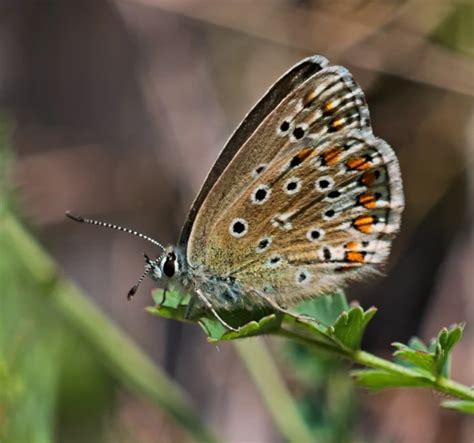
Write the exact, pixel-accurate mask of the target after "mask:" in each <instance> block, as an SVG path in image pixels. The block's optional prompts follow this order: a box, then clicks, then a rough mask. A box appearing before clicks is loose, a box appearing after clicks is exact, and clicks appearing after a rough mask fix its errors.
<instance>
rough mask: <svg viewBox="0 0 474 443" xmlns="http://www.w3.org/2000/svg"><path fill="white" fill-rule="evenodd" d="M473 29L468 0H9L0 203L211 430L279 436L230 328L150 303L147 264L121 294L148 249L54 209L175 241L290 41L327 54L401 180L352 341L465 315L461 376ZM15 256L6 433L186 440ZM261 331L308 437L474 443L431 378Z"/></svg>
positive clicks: (473, 136)
mask: <svg viewBox="0 0 474 443" xmlns="http://www.w3.org/2000/svg"><path fill="white" fill-rule="evenodd" d="M473 29H474V3H473V2H471V1H469V0H465V1H461V0H459V1H446V0H431V1H414V0H405V1H399V0H396V1H395V0H393V1H384V2H380V1H370V0H369V1H365V0H359V1H344V0H341V1H334V0H332V1H328V0H320V1H316V0H315V1H311V0H306V1H305V0H264V1H258V2H257V1H251V0H233V1H231V0H228V1H222V0H199V1H198V0H116V1H113V0H109V1H107V0H83V1H81V2H75V1H53V0H16V1H13V0H3V1H2V2H0V127H1V128H2V131H3V132H2V134H3V136H4V140H7V141H6V142H5V145H8V147H9V151H8V154H5V155H8V156H9V159H10V163H9V164H10V165H11V167H10V169H9V175H8V177H9V183H10V188H12V190H13V196H12V197H11V200H10V203H9V208H10V209H9V210H11V208H14V211H15V213H16V214H17V215H18V216H20V217H21V219H22V220H23V222H24V223H25V224H26V225H27V226H28V227H29V230H30V231H31V232H33V233H34V235H35V236H36V237H37V239H39V241H40V242H41V244H42V245H43V246H44V247H45V248H46V250H47V251H48V252H49V253H50V254H51V255H52V256H53V257H54V259H55V261H56V262H57V263H58V266H59V267H60V268H61V270H62V271H63V273H64V275H66V276H67V278H69V279H71V280H73V281H74V282H76V283H77V284H78V285H79V286H80V287H81V288H82V289H83V291H84V292H85V293H86V294H88V297H90V299H91V300H92V301H93V302H94V304H96V305H98V306H99V307H100V308H101V309H102V310H103V311H104V312H106V314H107V316H109V317H110V318H111V319H113V321H114V322H115V323H117V324H118V325H119V326H120V328H121V329H122V330H123V331H125V332H126V333H127V334H128V335H130V336H131V337H132V338H133V339H134V340H135V341H136V342H137V343H138V345H139V347H140V348H142V349H143V350H144V351H145V352H146V354H147V355H149V356H150V358H151V359H153V360H154V362H155V363H156V364H157V365H159V366H160V367H162V368H163V369H164V371H165V372H166V373H167V374H168V375H169V376H170V377H171V379H173V380H175V381H176V382H177V383H178V384H179V385H181V386H182V387H183V388H184V390H185V391H186V392H187V394H188V395H189V397H190V398H191V399H192V402H193V404H194V405H196V406H197V409H198V411H199V415H200V417H201V419H202V420H203V422H205V423H206V424H207V426H208V427H209V428H210V429H212V431H213V432H214V433H215V434H216V435H218V436H219V439H220V440H221V441H226V442H264V443H266V442H280V441H283V439H282V437H281V435H280V433H279V431H278V429H277V427H276V426H275V423H274V421H273V420H272V417H271V415H270V414H269V412H268V410H267V408H266V407H265V405H264V404H263V403H262V399H261V397H260V395H259V392H258V390H257V389H256V387H255V385H254V384H253V383H252V380H251V378H250V377H249V375H248V373H247V371H246V369H245V367H244V365H243V364H242V363H241V361H240V359H239V357H238V355H237V354H236V352H235V350H234V347H233V346H232V344H223V345H219V347H218V348H216V346H213V345H209V344H208V343H207V342H206V340H205V336H204V334H202V333H201V331H200V330H198V328H196V327H195V326H189V325H182V324H178V323H175V322H171V321H166V320H164V319H157V318H154V317H151V316H150V315H149V314H147V313H146V312H145V310H144V308H145V307H146V306H149V305H151V304H152V300H151V298H150V296H149V294H150V290H151V288H152V284H151V282H146V284H144V285H143V287H142V288H141V290H140V292H139V294H138V295H137V297H136V298H135V299H134V300H133V302H130V303H128V302H127V301H126V298H125V295H126V293H127V291H128V289H129V288H130V287H131V286H132V285H133V284H134V283H135V282H136V279H137V277H138V276H139V275H140V273H141V271H142V269H143V260H142V254H143V252H144V251H147V252H149V253H152V252H153V251H152V250H150V245H148V244H143V242H141V241H140V240H138V239H136V238H132V237H128V236H124V235H122V234H120V233H116V232H112V231H105V230H101V229H96V228H92V227H85V226H80V225H76V224H73V223H71V222H70V221H68V220H67V219H65V217H64V211H65V210H67V209H71V210H74V211H75V212H77V213H80V214H84V215H86V216H89V217H91V218H97V219H100V220H107V221H112V222H114V223H117V224H122V225H126V226H131V227H133V228H135V229H137V230H139V231H141V232H144V233H147V234H148V235H150V236H152V237H155V238H157V239H158V240H159V241H160V242H162V243H174V242H175V241H176V239H177V236H178V233H179V230H180V227H181V224H182V223H183V222H184V219H185V217H186V213H187V210H188V208H189V206H190V204H191V202H192V200H193V198H194V196H195V194H196V193H197V191H198V190H199V187H200V184H201V183H202V182H203V180H204V178H205V175H206V173H207V171H208V170H209V169H210V167H211V166H212V164H213V161H214V160H215V159H216V157H217V155H218V153H219V151H220V149H221V147H222V146H223V144H224V142H225V140H226V138H227V137H228V136H229V134H230V133H231V132H232V130H233V129H234V128H235V127H236V126H237V124H238V123H239V122H240V120H241V119H242V117H243V116H244V115H245V113H246V112H247V111H248V110H249V109H250V107H251V106H252V105H253V104H254V103H255V102H256V101H257V100H258V99H259V98H260V96H261V95H262V94H263V93H264V92H265V91H266V89H267V88H268V87H269V86H270V85H271V84H272V82H274V81H275V80H276V79H277V78H278V77H279V76H280V75H281V74H282V73H283V72H285V71H286V70H287V69H288V68H289V67H290V66H292V65H293V64H294V63H296V62H297V61H298V60H299V59H301V58H303V57H305V56H308V55H311V54H314V53H318V54H322V55H325V56H326V57H328V58H329V59H330V61H331V62H332V63H338V64H343V65H344V66H346V67H348V68H349V69H350V70H351V72H352V73H353V75H354V77H355V79H356V80H357V81H358V82H359V83H360V85H361V86H362V88H363V89H364V91H365V92H366V95H367V99H368V103H369V108H370V111H371V117H372V124H373V128H374V132H375V133H376V134H377V135H379V136H381V137H383V138H384V139H386V140H387V141H388V142H389V143H390V144H391V145H392V147H393V148H394V149H395V151H396V152H397V154H398V157H399V159H400V164H401V170H402V177H403V181H404V185H405V195H406V201H407V206H406V210H405V213H404V217H403V224H402V232H401V234H400V235H399V237H398V238H397V240H396V241H395V244H394V250H393V254H392V256H391V260H390V263H389V264H388V266H387V268H386V276H385V277H383V278H378V279H373V280H372V281H369V282H365V283H363V284H362V283H361V284H357V285H354V286H352V287H351V288H349V289H348V291H347V294H348V297H349V298H350V299H357V300H359V301H360V303H361V304H362V305H363V306H365V307H368V306H370V305H375V306H377V308H378V309H379V311H378V314H377V315H376V317H375V319H374V320H373V322H372V323H371V325H370V326H369V329H368V332H367V336H366V339H365V342H364V348H365V349H366V350H368V351H370V352H373V353H376V354H378V355H382V356H389V353H390V344H391V343H392V342H393V341H402V342H406V341H407V340H408V339H409V338H410V337H411V336H413V335H418V336H420V337H421V338H423V339H425V340H428V339H430V338H431V337H432V336H433V335H435V334H436V333H437V332H438V330H439V329H441V328H442V327H443V326H448V325H449V324H451V323H453V322H462V321H467V322H468V325H467V327H466V330H465V335H464V338H463V340H462V342H461V343H460V345H459V346H458V349H457V350H456V351H455V354H454V358H453V368H452V370H453V378H454V379H456V380H459V381H461V382H463V383H465V384H468V385H469V384H472V383H473V374H474V328H473V326H474V297H473V292H474V276H473V274H474V272H473V271H474V216H473V214H474V208H473V202H474V192H473V191H474V166H473V165H474V163H473V162H474V106H473V105H474V101H473V96H474V31H473ZM2 204H3V203H2ZM0 206H1V205H0ZM0 246H1V245H0ZM1 254H2V251H1V247H0V255H1ZM4 254H5V250H4ZM0 260H2V259H1V258H0ZM13 261H14V260H13V259H12V258H11V257H3V268H2V270H3V276H2V274H0V277H1V279H2V282H1V286H2V287H3V289H2V290H3V291H4V292H3V294H0V297H1V298H2V299H1V300H0V385H1V383H2V380H3V382H4V383H5V384H4V386H7V384H6V381H8V383H9V386H10V387H11V389H10V390H9V391H8V392H6V393H5V392H4V393H3V396H4V398H3V402H4V404H3V406H2V396H1V395H0V429H2V426H3V427H4V433H3V438H4V440H1V439H2V431H0V441H6V442H8V443H11V442H20V441H21V442H26V441H29V442H40V441H41V442H47V441H61V442H84V441H90V442H117V441H120V442H121V441H123V442H138V443H140V442H143V443H146V442H157V441H158V442H181V441H183V442H188V441H193V439H192V437H190V436H189V435H188V434H187V433H186V432H184V431H183V430H182V429H181V428H180V426H179V425H177V424H176V423H175V422H174V421H173V420H170V419H169V418H168V415H167V414H166V413H165V412H164V411H163V410H162V409H160V408H157V407H156V406H155V405H152V404H150V402H148V401H147V400H146V399H144V398H143V397H141V396H140V395H137V394H136V393H135V392H133V390H130V389H128V388H127V387H126V386H124V385H123V384H122V383H120V382H119V381H118V380H117V378H116V377H115V376H114V374H113V371H110V370H109V369H110V368H109V367H108V365H107V363H106V362H105V360H104V359H103V358H102V356H101V355H100V354H97V353H96V352H95V350H94V349H93V347H91V346H90V343H88V342H87V340H84V339H83V338H82V337H81V336H80V334H75V333H74V331H73V330H72V328H71V327H70V325H68V323H67V322H62V321H60V320H59V317H60V315H59V314H58V313H57V312H56V311H55V310H54V309H52V308H51V309H50V307H49V305H48V298H47V297H46V298H41V300H38V297H36V296H35V293H36V291H37V288H35V287H34V285H32V284H31V282H29V281H26V279H24V276H23V275H22V272H21V270H18V269H16V268H15V269H16V270H15V269H13V267H12V268H11V269H10V268H9V265H11V266H13V265H12V263H13ZM15 272H16V274H15ZM14 277H15V278H14ZM15 279H16V280H15ZM14 282H17V283H18V282H21V283H22V285H23V286H22V285H18V284H14ZM42 290H45V289H44V288H42ZM2 337H3V338H2ZM267 344H268V345H269V347H271V348H272V351H273V354H274V356H275V359H276V361H277V364H278V368H279V370H280V371H281V373H282V374H283V375H284V376H285V380H286V383H287V385H288V387H289V389H290V391H291V392H292V394H293V395H294V398H295V400H296V401H297V403H298V405H299V406H300V407H301V410H302V411H303V413H304V416H305V418H306V420H307V421H308V423H310V425H311V426H312V427H314V429H315V430H316V431H317V432H320V434H318V435H320V438H319V439H318V440H316V441H322V442H326V441H330V442H346V441H347V442H349V441H350V442H407V443H411V442H417V443H435V442H436V443H442V442H447V441H449V442H459V443H470V442H472V438H473V435H474V423H473V421H472V419H470V421H469V419H468V418H467V416H464V415H461V414H459V413H456V412H452V411H451V412H450V411H447V410H442V409H440V408H439V407H438V403H439V401H440V398H439V396H437V395H435V394H433V393H431V392H429V391H413V390H411V391H405V390H394V391H387V392H383V393H380V394H369V393H367V392H366V391H363V390H357V389H354V388H353V387H352V386H351V383H350V382H348V380H347V376H346V366H345V365H343V364H341V363H339V362H335V361H331V360H327V359H321V360H318V361H315V359H314V358H313V357H311V365H312V366H311V369H310V370H305V371H302V370H301V367H302V366H303V364H302V363H301V364H300V363H299V361H300V360H299V359H304V355H302V354H304V352H303V351H302V350H298V349H296V348H291V346H290V345H288V344H284V343H282V342H281V341H273V340H267ZM306 369H308V367H306ZM2 377H3V378H2ZM5 380H6V381H5ZM0 391H1V389H0ZM8 404H10V406H11V405H16V408H13V407H10V409H9V408H8ZM5 405H7V406H5ZM8 436H10V437H8ZM12 436H16V437H12Z"/></svg>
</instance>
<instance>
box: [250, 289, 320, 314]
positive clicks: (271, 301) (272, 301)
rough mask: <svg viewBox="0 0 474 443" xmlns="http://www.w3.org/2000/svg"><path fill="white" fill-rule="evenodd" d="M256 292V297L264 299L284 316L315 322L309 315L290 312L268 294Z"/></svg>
mask: <svg viewBox="0 0 474 443" xmlns="http://www.w3.org/2000/svg"><path fill="white" fill-rule="evenodd" d="M254 292H255V294H256V295H258V296H259V297H261V298H263V299H264V300H265V301H266V302H267V303H268V304H269V305H270V306H271V307H272V308H273V309H275V310H276V311H278V312H281V313H282V314H287V315H290V316H291V317H294V318H296V319H297V320H313V321H314V319H313V318H312V317H310V316H308V315H303V314H297V313H295V312H291V311H289V310H288V309H287V308H286V307H283V306H280V305H279V304H278V303H277V302H276V301H275V300H273V299H272V298H271V297H269V296H268V295H267V294H265V293H263V292H259V291H254Z"/></svg>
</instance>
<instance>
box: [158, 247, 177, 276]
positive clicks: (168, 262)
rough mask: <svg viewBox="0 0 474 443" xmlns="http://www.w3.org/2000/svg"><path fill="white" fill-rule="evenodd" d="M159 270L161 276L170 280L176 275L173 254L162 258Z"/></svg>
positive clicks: (175, 263)
mask: <svg viewBox="0 0 474 443" xmlns="http://www.w3.org/2000/svg"><path fill="white" fill-rule="evenodd" d="M161 269H162V272H163V274H164V275H165V276H166V277H168V278H171V277H173V276H174V275H175V274H176V271H177V261H176V255H175V253H174V252H172V253H170V254H168V255H167V256H166V257H164V258H163V260H162V262H161Z"/></svg>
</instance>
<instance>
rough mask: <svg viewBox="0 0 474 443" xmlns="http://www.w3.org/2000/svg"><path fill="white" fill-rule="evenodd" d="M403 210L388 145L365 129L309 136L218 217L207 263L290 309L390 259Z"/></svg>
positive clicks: (276, 160)
mask: <svg viewBox="0 0 474 443" xmlns="http://www.w3.org/2000/svg"><path fill="white" fill-rule="evenodd" d="M305 142H306V143H305ZM402 208H403V195H402V191H401V181H400V174H399V168H398V162H397V159H396V157H395V155H394V153H393V151H392V150H391V148H390V147H389V146H388V145H387V144H386V143H385V142H384V141H383V140H380V139H377V138H376V137H374V136H373V135H372V134H371V133H370V132H369V131H363V132H361V131H359V130H353V131H348V132H343V133H341V134H338V135H337V136H334V137H333V136H331V137H326V138H323V139H322V140H321V141H320V143H315V142H314V141H313V140H311V139H306V140H304V141H303V143H301V144H299V145H297V146H295V149H294V150H293V151H292V152H289V153H287V154H286V155H283V156H280V157H278V158H276V159H275V160H274V161H273V162H272V163H270V165H269V166H268V168H267V170H266V171H264V172H263V173H262V174H261V175H260V176H259V177H258V179H256V180H254V181H253V182H252V184H251V186H249V187H248V188H246V189H245V190H244V191H243V192H242V194H241V195H240V196H239V198H238V199H237V200H236V201H235V202H234V204H233V205H232V206H231V207H229V208H228V210H227V211H225V212H224V213H223V214H221V216H220V217H219V218H218V219H217V220H216V223H215V224H214V228H213V231H212V234H211V236H210V238H209V254H208V256H207V259H208V263H209V266H211V267H213V268H219V267H225V268H227V273H228V274H229V275H230V276H232V277H233V278H236V279H237V280H238V281H239V282H240V284H241V285H242V286H243V287H248V288H252V289H253V290H256V291H257V292H258V291H265V292H271V293H274V294H275V297H276V299H277V300H279V301H282V302H285V303H288V302H289V301H290V300H293V299H294V300H296V299H301V298H304V297H311V296H314V295H315V294H317V293H319V292H321V291H324V290H329V289H333V288H334V286H340V285H341V284H343V283H344V282H345V281H346V280H348V279H354V278H358V277H361V276H363V275H366V274H368V273H371V272H373V271H374V270H375V269H376V265H379V264H380V263H383V262H384V261H385V260H386V258H387V256H388V254H389V250H390V242H391V239H392V237H393V235H394V234H395V233H396V232H397V230H398V228H399V224H400V213H401V211H402ZM239 227H241V228H242V229H243V230H242V231H241V232H237V231H238V229H236V228H239Z"/></svg>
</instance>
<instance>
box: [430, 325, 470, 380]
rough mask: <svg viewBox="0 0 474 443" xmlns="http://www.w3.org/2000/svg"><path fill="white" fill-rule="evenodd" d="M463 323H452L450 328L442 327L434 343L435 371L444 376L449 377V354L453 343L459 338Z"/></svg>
mask: <svg viewBox="0 0 474 443" xmlns="http://www.w3.org/2000/svg"><path fill="white" fill-rule="evenodd" d="M463 330H464V325H462V324H458V325H452V326H450V328H449V329H448V328H443V329H442V330H441V331H440V333H439V334H438V337H437V339H436V343H435V360H436V372H437V374H439V375H443V376H444V377H449V371H450V355H451V352H452V350H453V348H454V345H455V344H456V343H457V342H458V341H459V340H461V337H462V333H463Z"/></svg>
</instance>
